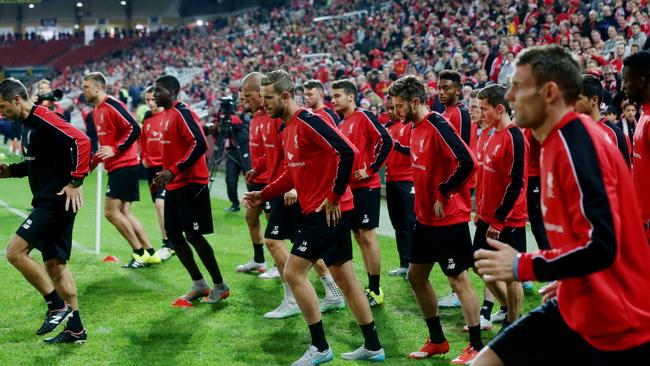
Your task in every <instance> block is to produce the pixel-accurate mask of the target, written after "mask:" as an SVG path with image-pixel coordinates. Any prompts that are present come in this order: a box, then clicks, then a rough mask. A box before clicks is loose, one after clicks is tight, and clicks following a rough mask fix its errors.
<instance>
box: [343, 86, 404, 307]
mask: <svg viewBox="0 0 650 366" xmlns="http://www.w3.org/2000/svg"><path fill="white" fill-rule="evenodd" d="M357 93H358V92H357V87H356V86H355V85H354V84H353V83H352V81H350V80H338V81H335V82H334V83H333V84H332V104H333V106H334V109H335V110H336V111H337V112H338V113H340V114H342V115H343V116H344V119H343V121H342V122H341V123H340V124H339V128H340V129H341V131H342V132H343V135H344V136H345V137H347V138H348V139H349V140H350V141H352V143H353V144H354V146H355V147H356V148H357V149H358V150H359V156H358V157H357V159H356V160H355V161H354V168H353V170H354V174H353V176H352V181H351V182H350V188H351V189H352V195H353V196H354V210H353V211H352V223H351V225H352V231H353V232H354V238H355V240H356V241H357V243H358V244H359V248H360V249H361V255H362V257H363V264H364V265H365V267H366V272H367V273H368V287H366V296H367V297H368V302H369V303H370V306H372V307H374V306H378V305H381V304H383V303H384V292H383V291H382V290H381V286H380V273H381V255H380V252H379V243H378V242H377V236H376V234H375V231H376V228H377V226H379V208H380V201H381V192H380V190H381V180H380V178H379V170H380V169H381V166H382V165H383V164H384V162H385V161H386V158H388V154H389V153H390V150H391V149H392V147H393V141H392V139H391V137H390V135H389V134H388V131H386V128H385V127H384V126H382V125H381V124H380V123H379V121H378V120H377V117H376V116H375V115H374V114H372V112H370V111H368V110H365V109H361V108H357V107H356V102H355V98H356V96H357Z"/></svg>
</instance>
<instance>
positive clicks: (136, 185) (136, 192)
mask: <svg viewBox="0 0 650 366" xmlns="http://www.w3.org/2000/svg"><path fill="white" fill-rule="evenodd" d="M139 169H140V168H139V166H138V165H134V166H127V167H124V168H119V169H115V170H113V171H112V172H108V185H107V186H106V197H110V198H115V199H118V200H120V201H122V202H137V201H140V181H139V178H138V170H139Z"/></svg>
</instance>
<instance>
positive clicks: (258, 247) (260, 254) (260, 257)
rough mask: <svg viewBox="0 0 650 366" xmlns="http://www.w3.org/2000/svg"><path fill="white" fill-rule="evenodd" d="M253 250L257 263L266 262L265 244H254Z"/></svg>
mask: <svg viewBox="0 0 650 366" xmlns="http://www.w3.org/2000/svg"><path fill="white" fill-rule="evenodd" d="M253 251H254V252H255V257H254V258H253V260H254V261H255V262H256V263H264V244H263V243H262V244H253Z"/></svg>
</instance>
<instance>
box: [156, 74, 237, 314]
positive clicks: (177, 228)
mask: <svg viewBox="0 0 650 366" xmlns="http://www.w3.org/2000/svg"><path fill="white" fill-rule="evenodd" d="M179 91H180V83H179V82H178V79H176V78H175V77H174V76H171V75H164V76H161V77H159V78H158V79H157V80H156V83H155V91H154V98H155V99H156V105H159V106H161V107H163V108H164V109H165V112H164V113H165V116H164V117H163V125H162V126H163V128H162V140H161V143H162V168H163V170H162V171H161V172H159V173H158V175H156V177H155V178H154V180H153V184H152V190H158V189H163V188H166V189H167V194H166V197H165V231H167V236H168V237H169V240H170V241H171V242H172V243H173V244H174V248H175V250H176V255H177V256H178V259H179V260H180V261H181V263H182V264H183V266H184V267H185V269H186V270H187V272H188V273H189V274H190V277H191V278H192V286H191V288H190V291H189V292H188V293H187V294H185V295H184V296H183V297H184V298H185V299H186V300H187V301H193V300H197V299H199V298H202V297H206V296H207V297H206V298H205V302H207V303H210V304H216V303H217V302H219V301H221V300H222V299H224V298H226V297H228V296H229V295H230V288H229V287H228V285H227V284H226V283H225V282H224V280H223V277H222V276H221V271H220V270H219V265H218V264H217V260H216V258H215V256H214V251H213V250H212V247H211V246H210V243H208V241H207V240H205V237H204V236H203V235H205V234H210V233H212V232H213V228H212V210H211V207H210V192H209V189H208V165H207V162H206V159H205V152H206V150H207V146H208V143H207V141H206V139H205V135H204V134H203V129H202V128H201V124H200V123H199V118H198V117H197V116H196V114H195V113H194V111H192V110H191V109H190V108H188V107H187V106H186V105H185V104H184V103H183V102H180V101H178V100H177V97H178V93H179ZM183 234H185V235H184V236H183ZM186 239H187V241H186ZM188 242H189V243H190V244H191V245H192V246H193V247H194V249H195V250H196V252H197V254H198V255H199V258H200V259H201V262H203V265H204V266H205V268H206V269H207V270H208V273H210V277H212V282H213V284H214V287H213V288H212V290H210V287H209V286H208V283H207V282H206V281H205V279H204V278H203V274H202V273H201V271H200V270H199V268H198V266H197V265H196V261H195V260H194V256H193V255H192V249H191V248H190V246H189V245H188Z"/></svg>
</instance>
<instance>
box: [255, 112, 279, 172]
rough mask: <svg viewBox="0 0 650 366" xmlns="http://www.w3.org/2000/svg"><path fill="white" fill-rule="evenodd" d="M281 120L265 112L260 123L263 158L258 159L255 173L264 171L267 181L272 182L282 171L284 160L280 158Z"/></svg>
mask: <svg viewBox="0 0 650 366" xmlns="http://www.w3.org/2000/svg"><path fill="white" fill-rule="evenodd" d="M283 127H284V126H283V124H282V120H281V119H279V118H271V117H270V116H269V115H268V114H265V117H264V120H263V124H262V143H263V145H264V157H265V159H258V162H257V166H255V168H254V169H255V171H257V174H264V173H266V174H267V176H268V181H269V182H273V181H274V180H276V179H278V177H279V176H281V175H282V173H284V170H285V167H284V161H283V160H282V155H283V152H282V137H281V136H280V133H281V132H282V129H283Z"/></svg>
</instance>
